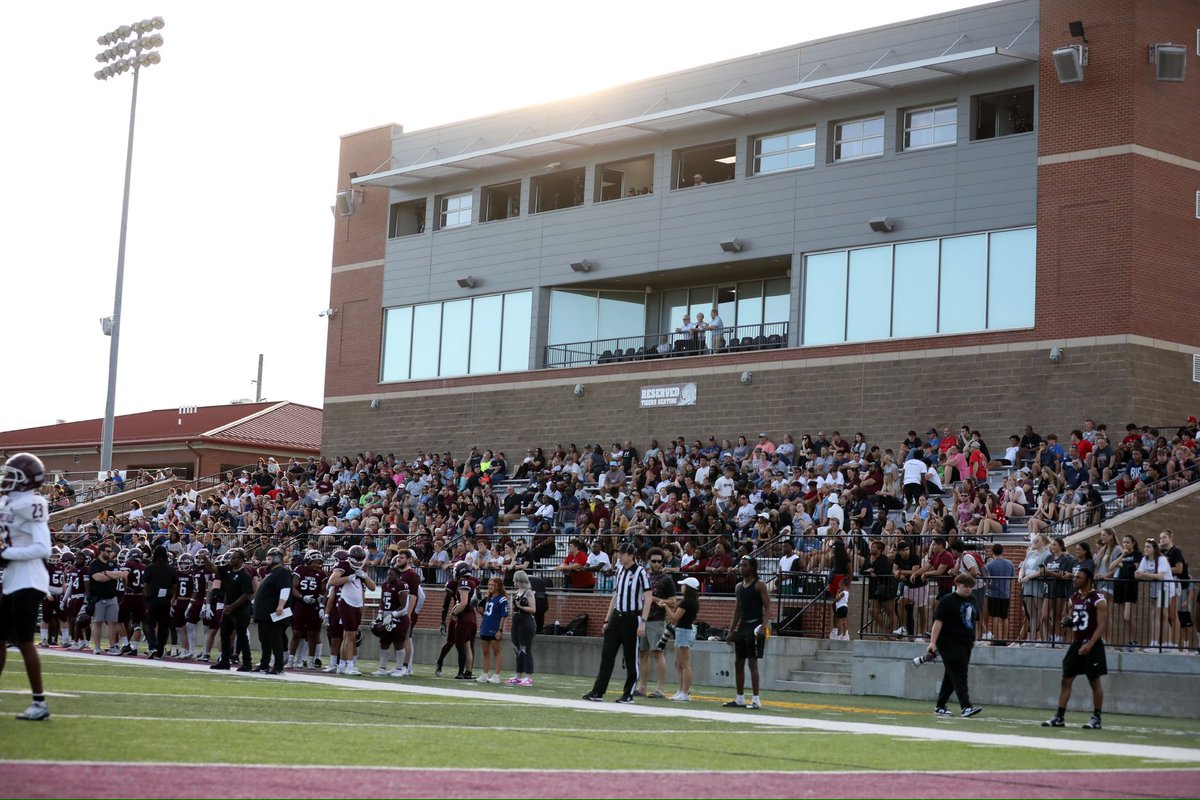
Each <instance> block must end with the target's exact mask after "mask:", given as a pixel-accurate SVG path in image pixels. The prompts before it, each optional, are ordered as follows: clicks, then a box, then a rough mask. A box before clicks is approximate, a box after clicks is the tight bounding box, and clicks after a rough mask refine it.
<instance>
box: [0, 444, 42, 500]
mask: <svg viewBox="0 0 1200 800" xmlns="http://www.w3.org/2000/svg"><path fill="white" fill-rule="evenodd" d="M45 479H46V466H45V465H44V464H42V460H41V459H40V458H38V457H37V456H35V455H34V454H33V453H17V454H16V455H15V456H11V457H9V459H8V461H5V462H4V466H3V467H0V494H8V493H9V492H31V491H33V490H34V489H36V488H38V487H39V486H41V485H42V482H43V481H44V480H45Z"/></svg>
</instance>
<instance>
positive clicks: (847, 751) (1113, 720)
mask: <svg viewBox="0 0 1200 800" xmlns="http://www.w3.org/2000/svg"><path fill="white" fill-rule="evenodd" d="M9 667H10V668H9V669H7V670H5V673H4V676H3V678H2V679H0V689H3V690H5V693H4V694H0V743H2V750H3V755H2V757H3V758H8V759H16V758H28V759H95V758H103V759H115V760H117V761H185V762H186V761H208V762H230V763H261V762H264V761H269V762H274V763H296V764H372V765H381V766H382V765H392V766H430V767H450V766H455V765H459V764H462V763H463V758H464V756H463V754H464V753H469V754H470V757H469V761H470V763H471V764H472V765H486V764H502V765H503V766H504V767H509V768H515V767H550V768H556V769H584V768H604V767H612V768H621V767H622V765H628V764H640V765H643V766H644V767H646V768H653V767H654V766H655V765H658V764H661V765H664V766H666V765H670V766H672V767H675V768H700V767H704V768H710V769H722V768H724V769H784V770H797V771H803V770H814V769H815V770H843V769H862V770H878V769H949V768H954V767H956V766H961V765H960V764H957V763H955V764H951V763H947V762H946V760H945V753H946V745H947V743H946V742H943V741H924V740H915V739H910V738H906V737H905V736H904V735H903V731H902V730H898V731H897V733H898V734H899V735H898V736H896V737H889V736H878V735H864V734H847V733H827V732H819V731H805V730H788V729H781V728H778V727H766V726H763V725H761V724H757V723H756V721H755V718H756V717H755V712H749V711H746V712H740V713H743V714H745V715H746V720H745V721H744V722H737V723H719V722H712V721H709V720H698V719H688V718H684V717H667V718H664V717H649V716H642V715H629V714H622V713H599V712H597V711H596V710H593V709H558V708H547V707H540V706H531V705H525V704H519V703H505V702H504V698H505V697H506V696H510V695H513V694H516V693H518V692H520V693H523V694H528V693H530V692H531V690H528V689H524V690H519V689H515V688H510V687H506V686H493V685H481V684H475V683H471V684H463V683H462V682H458V681H452V680H449V679H436V678H434V677H432V674H431V670H430V669H429V668H425V672H426V673H427V675H426V676H425V677H417V678H412V679H405V680H404V681H403V682H404V683H405V685H419V686H428V687H429V688H430V692H429V693H428V694H424V693H422V694H417V695H414V694H408V693H400V692H385V691H369V690H368V691H358V690H354V689H344V688H339V687H330V686H319V685H313V684H303V683H292V682H283V681H268V680H264V679H251V680H247V679H244V677H240V676H234V675H230V674H227V673H208V672H185V671H179V670H166V669H155V668H152V667H147V666H138V665H134V664H130V663H122V662H121V661H120V660H117V659H112V660H104V661H93V660H83V659H72V658H65V657H56V656H53V655H51V656H46V657H44V661H43V668H44V671H45V676H46V685H47V688H48V689H49V690H50V691H52V692H60V693H66V694H72V695H75V696H72V697H51V699H50V703H51V708H52V711H53V713H54V717H53V719H51V720H50V722H48V723H46V724H37V725H29V724H24V723H18V722H16V721H15V720H13V719H12V713H13V712H16V711H18V710H20V709H21V708H23V707H24V705H25V704H26V702H27V698H26V697H25V696H24V694H23V692H22V691H21V690H22V689H23V688H24V687H25V685H26V684H25V677H24V674H23V672H22V670H21V668H20V660H19V659H12V660H10V661H9ZM359 680H361V681H362V683H363V686H364V689H369V687H370V686H371V685H372V684H377V683H380V682H386V683H389V684H394V683H398V682H400V681H398V680H397V679H370V678H362V679H359ZM536 680H537V686H536V687H535V688H534V689H533V690H532V692H535V693H537V694H539V695H544V696H554V697H567V698H572V699H577V698H578V697H579V695H580V694H582V692H584V691H585V690H586V689H587V688H589V686H588V681H586V680H585V679H582V678H576V677H569V676H557V675H548V676H537V677H536ZM446 688H469V689H473V690H482V691H486V692H489V693H493V694H495V695H496V696H497V700H496V702H491V701H486V700H475V699H462V698H452V697H447V696H444V695H442V694H439V690H441V689H446ZM14 690H15V691H14ZM694 694H695V695H698V696H701V697H712V698H713V699H712V700H697V701H695V702H693V703H692V704H691V705H690V706H689V708H691V709H716V708H718V707H719V704H720V701H721V700H724V699H726V698H727V697H728V693H727V692H725V691H722V690H717V689H711V688H708V689H706V688H705V687H697V688H696V689H695V691H694ZM775 699H776V700H777V701H779V702H786V703H788V704H789V705H788V706H783V705H780V706H774V707H772V706H768V708H766V709H764V710H763V712H762V713H763V714H764V715H777V714H778V715H787V716H798V717H804V718H809V719H814V718H815V719H831V720H842V721H845V720H853V721H861V722H877V723H884V724H894V725H897V726H911V727H918V726H919V727H941V728H944V727H953V726H962V728H963V729H964V730H971V731H976V732H992V733H1007V734H1017V735H1030V736H1043V735H1046V734H1052V735H1055V736H1059V737H1064V738H1065V737H1071V738H1076V737H1078V738H1084V737H1086V738H1095V739H1100V740H1104V741H1116V742H1129V743H1131V744H1132V743H1136V744H1149V745H1171V746H1182V747H1197V746H1200V723H1198V722H1196V721H1195V720H1180V719H1174V720H1163V719H1158V718H1150V717H1134V716H1127V715H1107V716H1106V718H1105V730H1103V731H1099V732H1085V731H1082V730H1078V729H1075V730H1070V729H1068V730H1063V731H1053V732H1050V731H1046V730H1044V729H1042V728H1041V727H1040V726H1039V725H1038V722H1039V721H1040V720H1041V719H1044V718H1045V716H1046V715H1045V712H1039V711H1035V710H1031V709H1013V708H993V709H988V710H987V711H986V712H985V714H986V716H981V717H977V718H974V719H971V720H960V719H950V720H944V719H937V718H934V717H933V716H932V715H930V714H929V713H928V711H929V704H928V703H915V702H911V701H905V700H898V699H895V698H877V697H845V696H829V695H780V696H778V697H777V698H775ZM770 700H771V698H768V701H770ZM639 703H641V704H646V705H648V704H652V703H653V704H658V705H663V706H666V705H671V706H674V705H675V704H673V703H669V701H665V700H658V701H653V700H645V701H642V700H639ZM1074 716H1075V717H1078V719H1072V720H1071V721H1072V722H1074V723H1076V724H1078V723H1079V722H1082V721H1083V719H1082V716H1081V715H1074ZM248 720H259V721H270V724H267V723H265V722H257V723H253V724H248V723H247V722H246V721H248ZM98 742H99V743H102V744H101V745H97V743H98ZM267 742H269V743H271V744H270V745H269V746H268V747H266V749H265V750H264V743H267ZM970 747H971V750H970V755H969V758H968V760H969V764H970V766H971V768H973V769H1016V768H1021V769H1071V768H1095V767H1096V766H1097V764H1096V758H1095V757H1094V756H1085V755H1075V754H1063V753H1058V752H1049V751H1044V750H1038V749H1034V748H1021V747H997V746H991V745H971V746H970ZM1104 765H1105V767H1107V768H1121V767H1145V766H1168V765H1167V764H1165V763H1153V762H1151V763H1149V764H1148V763H1147V762H1145V761H1143V760H1142V759H1136V758H1123V757H1114V758H1109V757H1105V758H1104ZM1169 766H1184V765H1180V764H1170V765H1169Z"/></svg>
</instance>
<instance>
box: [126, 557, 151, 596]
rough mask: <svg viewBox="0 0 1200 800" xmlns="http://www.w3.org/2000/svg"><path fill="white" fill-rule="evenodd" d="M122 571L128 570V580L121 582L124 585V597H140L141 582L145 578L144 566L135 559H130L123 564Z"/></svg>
mask: <svg viewBox="0 0 1200 800" xmlns="http://www.w3.org/2000/svg"><path fill="white" fill-rule="evenodd" d="M122 569H127V570H129V580H126V581H121V583H123V584H124V585H125V595H126V596H127V597H141V595H142V585H143V584H142V582H143V580H144V579H145V576H146V565H145V564H143V563H142V562H141V561H140V560H138V559H136V558H131V559H129V560H128V561H126V562H125V565H124V566H123V567H122Z"/></svg>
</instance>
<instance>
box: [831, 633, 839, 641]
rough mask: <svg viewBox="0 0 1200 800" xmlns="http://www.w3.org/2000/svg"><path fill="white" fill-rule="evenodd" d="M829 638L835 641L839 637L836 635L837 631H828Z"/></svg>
mask: <svg viewBox="0 0 1200 800" xmlns="http://www.w3.org/2000/svg"><path fill="white" fill-rule="evenodd" d="M829 638H830V639H831V640H833V641H837V639H838V638H839V637H838V632H837V631H830V632H829Z"/></svg>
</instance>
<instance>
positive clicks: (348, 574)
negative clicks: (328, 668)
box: [329, 544, 376, 675]
mask: <svg viewBox="0 0 1200 800" xmlns="http://www.w3.org/2000/svg"><path fill="white" fill-rule="evenodd" d="M366 563H367V550H366V548H365V547H363V546H362V545H359V544H356V545H354V546H353V547H351V548H350V550H349V552H348V553H347V554H346V560H345V561H340V562H338V564H337V565H336V566H334V568H333V572H332V573H331V574H330V576H329V585H330V586H334V587H338V588H340V589H341V597H339V598H338V604H337V615H338V617H339V619H340V620H341V624H342V648H341V653H340V654H339V659H338V670H337V671H338V674H339V675H362V673H361V672H359V671H358V668H357V667H356V666H355V664H354V658H355V656H356V655H357V654H358V640H357V635H358V628H359V626H360V625H361V624H362V613H363V612H362V610H363V599H364V598H363V589H364V588H365V589H367V590H369V591H375V588H376V587H375V581H373V580H371V576H370V575H368V574H367V573H366V572H365V571H364V570H363V565H365V564H366Z"/></svg>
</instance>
